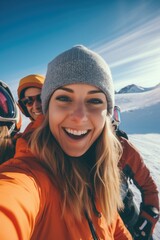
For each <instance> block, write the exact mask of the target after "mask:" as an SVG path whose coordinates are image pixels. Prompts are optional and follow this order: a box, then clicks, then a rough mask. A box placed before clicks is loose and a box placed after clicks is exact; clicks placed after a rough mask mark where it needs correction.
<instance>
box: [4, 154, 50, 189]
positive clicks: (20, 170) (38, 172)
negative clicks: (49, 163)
mask: <svg viewBox="0 0 160 240" xmlns="http://www.w3.org/2000/svg"><path fill="white" fill-rule="evenodd" d="M6 172H7V175H8V176H10V174H11V175H12V174H14V176H15V177H16V174H17V176H18V175H19V174H22V175H25V176H27V177H28V178H30V179H33V180H34V181H35V182H37V183H38V185H39V186H41V187H42V188H43V187H44V188H46V189H49V188H50V187H51V185H52V181H51V178H50V174H49V171H48V170H47V168H46V167H45V166H44V165H42V164H41V162H40V161H39V160H37V159H36V158H35V157H34V156H33V157H28V158H27V157H26V158H25V159H20V158H12V159H9V160H8V161H6V162H5V163H3V164H1V165H0V173H2V174H3V173H6Z"/></svg>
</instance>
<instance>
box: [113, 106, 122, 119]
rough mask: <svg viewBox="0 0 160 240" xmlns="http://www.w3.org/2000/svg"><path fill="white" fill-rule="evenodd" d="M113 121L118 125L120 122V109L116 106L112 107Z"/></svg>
mask: <svg viewBox="0 0 160 240" xmlns="http://www.w3.org/2000/svg"><path fill="white" fill-rule="evenodd" d="M113 119H114V120H115V121H116V122H118V123H120V122H121V110H120V107H118V106H114V110H113Z"/></svg>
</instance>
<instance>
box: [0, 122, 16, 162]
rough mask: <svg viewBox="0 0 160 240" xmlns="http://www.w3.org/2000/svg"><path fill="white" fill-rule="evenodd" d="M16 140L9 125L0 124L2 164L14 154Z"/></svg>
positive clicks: (0, 158) (0, 156) (0, 160)
mask: <svg viewBox="0 0 160 240" xmlns="http://www.w3.org/2000/svg"><path fill="white" fill-rule="evenodd" d="M14 152H15V142H14V140H13V138H11V136H10V134H9V131H8V127H7V126H0V164H1V163H3V162H5V161H7V160H8V159H10V158H12V157H13V156H14Z"/></svg>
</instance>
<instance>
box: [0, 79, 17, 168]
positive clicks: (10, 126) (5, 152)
mask: <svg viewBox="0 0 160 240" xmlns="http://www.w3.org/2000/svg"><path fill="white" fill-rule="evenodd" d="M21 125H22V118H21V113H20V110H19V107H18V105H17V103H16V101H15V99H14V97H13V95H12V93H11V91H10V89H9V87H8V85H7V84H6V83H5V82H3V81H0V164H1V163H3V162H5V161H6V160H8V159H9V158H11V157H13V155H14V153H15V142H16V139H17V137H18V135H19V134H18V133H19V131H20V129H21Z"/></svg>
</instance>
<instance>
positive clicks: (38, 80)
mask: <svg viewBox="0 0 160 240" xmlns="http://www.w3.org/2000/svg"><path fill="white" fill-rule="evenodd" d="M44 79H45V77H44V76H42V75H39V74H31V75H28V76H26V77H24V78H22V79H21V80H20V81H19V86H18V89H17V94H18V98H19V99H22V98H23V97H24V91H25V90H26V89H27V88H30V87H37V88H42V86H43V83H44Z"/></svg>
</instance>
